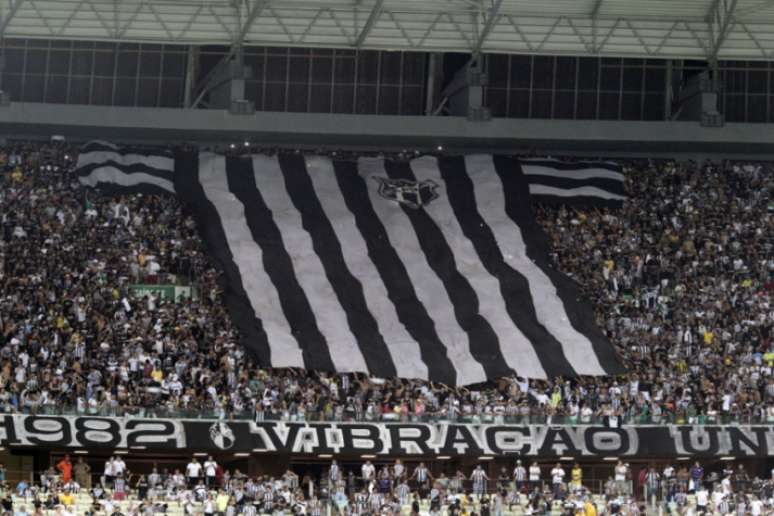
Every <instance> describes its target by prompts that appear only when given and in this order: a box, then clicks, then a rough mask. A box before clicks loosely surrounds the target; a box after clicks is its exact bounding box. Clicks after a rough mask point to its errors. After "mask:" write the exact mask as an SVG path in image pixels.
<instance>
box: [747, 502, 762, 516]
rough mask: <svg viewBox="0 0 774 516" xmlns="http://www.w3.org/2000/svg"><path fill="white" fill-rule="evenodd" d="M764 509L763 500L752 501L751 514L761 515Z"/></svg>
mask: <svg viewBox="0 0 774 516" xmlns="http://www.w3.org/2000/svg"><path fill="white" fill-rule="evenodd" d="M762 510H763V502H762V501H760V500H753V501H752V502H750V514H752V515H753V516H760V514H761V511H762Z"/></svg>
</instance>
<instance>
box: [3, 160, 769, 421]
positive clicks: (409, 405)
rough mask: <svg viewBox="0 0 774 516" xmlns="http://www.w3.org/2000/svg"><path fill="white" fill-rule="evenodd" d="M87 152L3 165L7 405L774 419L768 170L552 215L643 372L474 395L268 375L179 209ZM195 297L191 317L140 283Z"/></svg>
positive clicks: (671, 166)
mask: <svg viewBox="0 0 774 516" xmlns="http://www.w3.org/2000/svg"><path fill="white" fill-rule="evenodd" d="M76 153H77V149H72V148H66V147H63V146H54V145H15V146H10V147H7V148H6V149H4V150H3V153H2V155H0V160H1V161H0V162H1V163H3V164H4V165H3V168H4V171H5V172H4V174H3V178H2V179H3V187H2V191H0V195H2V197H0V209H2V223H3V240H2V247H1V248H0V249H1V250H2V285H3V292H4V294H5V295H4V297H3V299H2V305H1V306H0V321H2V328H3V337H4V345H3V347H2V349H1V350H0V354H1V355H2V360H3V365H2V371H1V372H0V382H1V383H0V386H2V390H1V391H0V407H2V408H3V409H4V410H5V411H24V412H35V413H45V412H46V411H56V412H59V411H61V410H62V408H63V407H65V408H66V409H67V410H71V411H73V412H76V413H90V414H106V415H107V414H119V415H120V414H125V413H126V414H147V415H151V414H155V415H181V414H182V415H185V414H186V413H188V414H196V415H199V416H201V415H202V414H210V415H214V416H217V417H245V418H251V419H252V418H259V419H260V418H267V419H269V418H283V419H290V420H305V419H306V420H346V419H365V420H380V419H398V420H412V419H426V418H429V419H452V420H471V421H487V420H494V419H495V418H502V417H505V418H509V419H514V420H515V419H518V420H526V419H525V418H530V419H531V420H532V421H535V422H537V421H547V420H550V421H552V422H563V421H566V422H578V421H583V422H586V421H590V420H592V419H594V418H598V417H607V418H610V417H612V418H613V419H614V421H620V422H624V421H629V422H648V421H654V422H678V423H679V422H691V423H701V422H724V421H728V422H731V421H736V422H764V421H772V420H774V404H772V403H771V400H772V396H774V377H772V374H771V373H772V365H774V349H773V348H772V344H773V342H772V323H773V322H774V308H773V307H772V305H771V298H772V292H774V275H773V273H774V253H773V252H772V240H774V199H773V198H772V189H773V188H774V173H772V171H771V170H770V169H769V168H768V166H767V165H761V164H734V163H726V164H722V165H717V164H697V163H687V164H676V163H673V162H660V163H651V162H632V163H629V164H628V165H627V174H628V175H627V177H628V181H627V184H628V188H629V191H630V195H631V198H630V200H629V201H628V202H627V204H626V205H625V207H624V209H623V210H622V211H620V212H616V211H605V210H596V209H594V210H583V209H577V208H570V207H561V208H549V207H545V206H538V207H536V209H537V213H538V218H539V220H540V222H541V223H542V225H543V227H544V229H545V231H546V233H547V234H548V235H549V238H550V239H551V241H552V242H553V246H554V252H553V257H554V259H555V261H556V263H557V266H558V267H559V268H560V269H561V270H562V271H564V272H565V273H567V274H569V275H570V276H571V277H573V278H575V279H576V280H577V281H578V282H579V284H580V285H581V287H582V289H583V291H584V293H585V294H586V295H587V296H588V297H589V298H590V299H591V301H592V302H593V303H594V304H595V306H596V307H597V318H598V323H599V324H600V326H602V327H603V328H604V329H605V331H606V333H607V334H608V336H609V337H610V338H611V340H612V341H613V343H614V344H616V346H617V348H618V350H619V352H620V355H621V357H622V359H623V360H624V363H626V364H627V365H628V367H629V369H630V372H629V374H627V375H624V376H620V377H614V378H578V379H562V378H557V379H555V380H553V381H551V382H550V383H547V382H542V381H528V380H525V379H521V378H503V379H501V380H500V381H499V382H497V383H496V384H494V383H493V384H487V385H480V386H468V387H460V388H456V389H452V388H449V387H447V386H445V385H439V384H427V383H423V382H420V381H412V380H399V379H390V378H388V379H377V378H368V377H366V376H364V375H336V376H334V375H330V374H326V373H319V372H304V371H299V370H267V369H262V368H260V367H257V366H256V364H255V363H254V362H252V360H251V358H250V357H249V356H247V355H246V353H245V351H244V350H242V349H241V348H240V347H239V346H238V345H237V341H238V339H237V336H236V331H235V329H234V328H233V326H232V325H231V322H230V320H229V317H228V314H227V312H226V310H225V308H224V306H223V304H222V303H221V300H220V298H219V290H218V281H217V280H218V275H219V273H218V271H217V270H216V269H215V268H214V266H213V265H212V263H211V262H210V261H209V259H208V257H207V255H206V254H205V252H204V250H203V248H202V244H201V241H200V240H199V238H198V237H197V234H196V228H195V225H194V223H193V220H192V219H191V218H190V217H189V216H187V214H186V212H185V209H184V207H181V206H179V205H178V204H177V202H176V200H174V199H173V198H171V197H157V196H147V195H145V196H143V195H139V194H138V195H132V196H124V197H121V198H111V197H109V196H100V195H98V194H97V193H96V192H94V191H92V190H89V189H87V188H84V187H82V186H81V185H79V184H78V183H77V181H76V180H75V179H74V177H73V176H72V175H71V174H70V171H71V169H72V166H73V164H74V160H75V156H76ZM142 281H146V282H159V283H177V282H193V284H194V286H195V289H196V291H197V292H198V294H199V295H198V296H196V298H195V299H192V300H186V301H183V302H180V303H172V302H166V301H164V300H161V299H157V298H156V297H154V296H147V297H146V298H144V299H132V298H131V296H130V294H129V293H128V291H127V286H128V285H129V284H131V283H136V282H142Z"/></svg>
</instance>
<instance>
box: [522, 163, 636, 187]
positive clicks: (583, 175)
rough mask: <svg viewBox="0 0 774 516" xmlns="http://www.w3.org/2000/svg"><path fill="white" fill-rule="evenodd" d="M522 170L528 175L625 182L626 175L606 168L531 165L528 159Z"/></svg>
mask: <svg viewBox="0 0 774 516" xmlns="http://www.w3.org/2000/svg"><path fill="white" fill-rule="evenodd" d="M521 170H522V171H523V172H524V174H525V175H527V176H551V177H561V178H562V179H613V180H615V181H621V182H622V183H623V180H624V175H623V174H622V173H621V172H615V171H613V170H608V169H606V168H578V169H575V170H564V169H557V168H551V167H546V166H543V165H531V164H529V162H528V161H526V162H522V164H521Z"/></svg>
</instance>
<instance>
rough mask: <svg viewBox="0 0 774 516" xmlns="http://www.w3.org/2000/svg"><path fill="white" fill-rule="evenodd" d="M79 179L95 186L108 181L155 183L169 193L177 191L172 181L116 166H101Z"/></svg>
mask: <svg viewBox="0 0 774 516" xmlns="http://www.w3.org/2000/svg"><path fill="white" fill-rule="evenodd" d="M78 181H80V182H81V184H82V185H85V186H91V187H95V186H97V184H98V183H106V184H112V185H117V186H126V187H132V186H142V185H153V186H157V187H159V188H163V189H164V190H166V191H168V192H169V193H175V185H174V184H173V183H172V181H170V180H167V179H162V178H160V177H156V176H152V175H150V174H145V173H144V172H135V173H134V174H127V173H125V172H123V171H121V170H119V169H117V168H115V167H100V168H96V169H94V170H93V171H92V173H91V174H89V175H88V176H81V177H79V178H78Z"/></svg>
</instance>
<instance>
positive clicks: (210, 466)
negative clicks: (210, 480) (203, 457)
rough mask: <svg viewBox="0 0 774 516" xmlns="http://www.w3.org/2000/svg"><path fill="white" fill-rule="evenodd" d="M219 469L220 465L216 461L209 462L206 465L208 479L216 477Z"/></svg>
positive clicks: (205, 471) (205, 472)
mask: <svg viewBox="0 0 774 516" xmlns="http://www.w3.org/2000/svg"><path fill="white" fill-rule="evenodd" d="M217 469H218V465H217V464H216V463H215V461H214V460H208V461H207V462H205V463H204V474H205V476H208V477H214V476H215V474H216V472H217Z"/></svg>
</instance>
